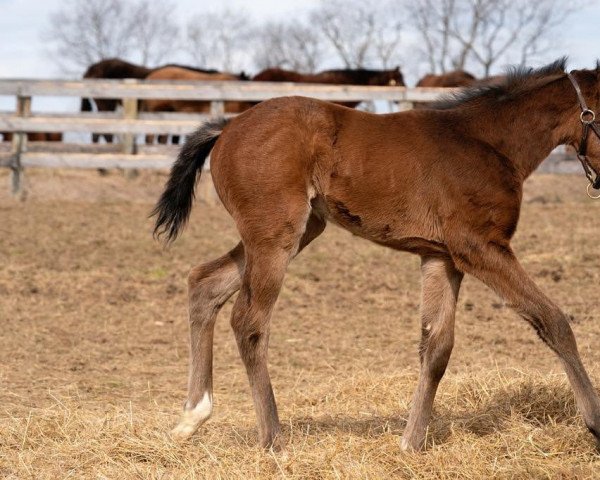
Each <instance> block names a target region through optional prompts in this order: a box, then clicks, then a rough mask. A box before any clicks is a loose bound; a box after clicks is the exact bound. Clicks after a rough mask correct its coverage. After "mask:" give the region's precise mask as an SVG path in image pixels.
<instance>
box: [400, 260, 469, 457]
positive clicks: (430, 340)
mask: <svg viewBox="0 0 600 480" xmlns="http://www.w3.org/2000/svg"><path fill="white" fill-rule="evenodd" d="M421 275H422V294H421V322H422V337H421V348H420V355H421V373H420V376H419V385H418V386H417V390H416V391H415V394H414V397H413V404H412V408H411V411H410V415H409V418H408V424H407V425H406V429H405V430H404V434H403V435H402V442H401V447H402V449H404V450H408V449H411V450H419V449H421V448H422V447H423V444H424V441H425V432H426V431H427V425H428V424H429V419H430V417H431V410H432V407H433V400H434V398H435V392H436V390H437V386H438V384H439V382H440V380H441V379H442V376H443V375H444V372H445V371H446V365H447V364H448V360H449V359H450V354H451V353H452V347H453V345H454V313H455V310H456V301H457V299H458V291H459V289H460V284H461V281H462V278H463V274H462V273H460V272H459V271H458V270H456V268H455V267H454V263H453V262H452V260H451V259H450V258H441V257H423V258H422V262H421Z"/></svg>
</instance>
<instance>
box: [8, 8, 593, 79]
mask: <svg viewBox="0 0 600 480" xmlns="http://www.w3.org/2000/svg"><path fill="white" fill-rule="evenodd" d="M80 1H86V0H80ZM156 1H160V0H156ZM532 1H533V0H532ZM318 2H319V0H176V1H175V3H176V5H177V9H176V12H175V13H174V15H176V16H177V17H178V23H179V24H181V25H185V23H186V20H187V19H188V18H189V17H190V16H192V15H195V14H197V13H199V12H200V11H201V10H202V9H207V10H217V9H220V8H224V7H229V8H231V9H234V10H235V9H243V10H244V11H246V12H248V13H249V14H250V15H251V16H253V17H254V18H255V19H257V20H260V19H265V18H282V17H285V16H294V15H298V14H299V12H301V11H302V10H303V9H305V8H309V7H311V6H313V5H316V4H317V3H318ZM568 3H570V1H569V0H565V4H568ZM61 4H63V1H62V0H0V77H5V78H6V77H12V78H15V77H46V78H52V77H57V76H61V72H60V71H59V70H58V69H57V67H56V66H55V64H54V63H53V62H52V61H51V59H50V58H48V55H47V52H46V51H45V47H44V44H43V41H42V39H41V32H42V31H43V30H44V29H45V27H46V25H47V22H48V16H49V14H50V12H52V11H56V10H57V9H59V8H60V7H61ZM586 5H587V7H586V8H585V10H584V11H582V12H581V13H578V14H576V15H574V16H573V17H570V18H569V20H568V21H567V22H565V25H564V29H563V33H562V38H561V39H560V41H557V44H556V48H555V51H554V52H552V55H550V57H552V58H556V57H559V56H561V55H568V56H569V58H570V62H569V65H570V66H571V67H572V68H578V67H591V66H592V65H593V64H594V62H595V59H596V57H597V56H600V49H599V48H598V44H599V41H600V28H599V25H600V2H599V1H597V0H590V1H588V2H587V3H586ZM402 53H403V55H402ZM401 57H404V58H403V61H404V63H405V64H406V63H410V58H411V57H410V52H406V51H405V52H401ZM183 58H185V57H183ZM181 59H182V57H181V56H180V57H179V58H175V60H181ZM419 73H425V72H419ZM408 77H409V79H411V75H410V73H409V74H408Z"/></svg>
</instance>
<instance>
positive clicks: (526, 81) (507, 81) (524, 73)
mask: <svg viewBox="0 0 600 480" xmlns="http://www.w3.org/2000/svg"><path fill="white" fill-rule="evenodd" d="M566 66H567V57H561V58H559V59H558V60H556V61H554V62H552V63H550V64H549V65H546V66H544V67H540V68H537V69H534V68H531V67H523V66H519V67H510V68H509V69H508V71H507V73H506V77H505V78H504V79H503V80H502V81H501V82H499V83H490V84H488V85H485V84H483V85H479V86H477V87H471V88H465V89H463V90H461V91H459V92H456V93H452V94H449V95H448V96H446V97H444V98H442V99H441V100H439V101H437V102H435V103H433V105H432V108H435V109H437V110H448V109H451V108H455V107H458V106H461V105H464V104H467V103H471V102H474V101H478V100H490V101H499V100H509V99H511V98H515V97H517V96H519V95H521V94H523V93H525V92H528V91H530V90H531V89H533V88H538V87H540V86H542V85H545V84H546V83H547V81H552V80H554V78H553V77H555V76H556V75H560V74H563V73H565V69H566Z"/></svg>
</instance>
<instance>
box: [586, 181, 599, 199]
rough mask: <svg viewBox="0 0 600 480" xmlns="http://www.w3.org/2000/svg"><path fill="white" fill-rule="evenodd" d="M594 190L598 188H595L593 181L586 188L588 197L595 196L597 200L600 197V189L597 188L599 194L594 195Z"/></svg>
mask: <svg viewBox="0 0 600 480" xmlns="http://www.w3.org/2000/svg"><path fill="white" fill-rule="evenodd" d="M592 190H596V189H595V188H594V185H593V184H592V182H590V183H588V186H587V188H586V192H587V194H588V197H590V198H593V199H594V200H597V199H598V198H600V191H598V190H596V191H597V192H598V195H593V194H592V193H591V191H592Z"/></svg>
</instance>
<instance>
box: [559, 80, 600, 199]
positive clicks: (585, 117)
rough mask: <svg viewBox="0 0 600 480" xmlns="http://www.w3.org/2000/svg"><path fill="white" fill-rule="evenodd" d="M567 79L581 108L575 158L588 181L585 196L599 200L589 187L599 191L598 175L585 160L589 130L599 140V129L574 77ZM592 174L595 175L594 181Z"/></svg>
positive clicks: (599, 178) (594, 114)
mask: <svg viewBox="0 0 600 480" xmlns="http://www.w3.org/2000/svg"><path fill="white" fill-rule="evenodd" d="M567 77H569V80H571V83H572V84H573V87H574V88H575V92H576V93H577V98H578V99H579V106H580V107H581V114H580V115H579V120H580V121H581V125H582V126H583V133H582V135H581V141H580V142H579V150H578V151H577V158H578V159H579V161H580V162H581V165H582V166H583V170H584V171H585V176H586V177H587V179H588V180H589V181H590V184H589V185H588V186H587V194H588V195H589V196H590V197H591V198H600V195H598V196H595V195H592V194H591V193H590V187H591V188H593V189H594V190H600V175H598V173H597V172H593V169H592V166H591V165H590V162H589V160H588V158H587V141H588V134H589V132H590V128H591V129H592V131H593V132H594V133H595V134H596V136H597V137H598V139H600V127H599V126H598V124H597V123H596V113H595V112H594V111H593V110H591V109H590V108H589V107H588V106H587V103H586V102H585V98H583V93H581V88H580V87H579V84H578V83H577V80H575V77H574V76H573V75H571V74H570V73H567ZM594 174H595V175H596V178H595V179H594Z"/></svg>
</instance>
